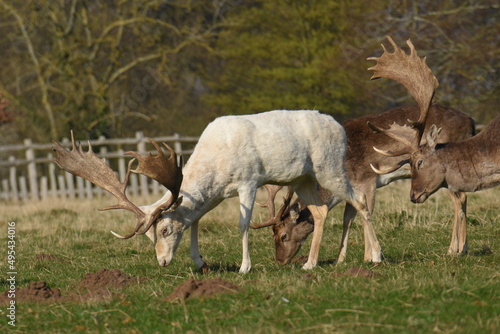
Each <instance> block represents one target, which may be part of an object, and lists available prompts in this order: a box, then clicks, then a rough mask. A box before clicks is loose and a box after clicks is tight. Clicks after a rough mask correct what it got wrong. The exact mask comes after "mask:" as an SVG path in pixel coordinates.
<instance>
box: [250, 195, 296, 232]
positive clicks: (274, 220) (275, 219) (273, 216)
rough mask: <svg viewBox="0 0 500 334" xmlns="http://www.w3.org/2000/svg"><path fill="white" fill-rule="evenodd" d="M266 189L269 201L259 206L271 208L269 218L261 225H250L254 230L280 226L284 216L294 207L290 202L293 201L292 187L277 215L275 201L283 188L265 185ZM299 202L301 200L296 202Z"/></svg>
mask: <svg viewBox="0 0 500 334" xmlns="http://www.w3.org/2000/svg"><path fill="white" fill-rule="evenodd" d="M264 187H265V188H266V190H267V194H268V197H267V201H266V203H264V204H259V203H257V204H258V205H259V206H263V207H265V206H267V207H268V208H269V218H268V219H267V220H266V221H264V222H263V223H260V224H254V223H252V224H251V225H250V228H252V229H260V228H263V227H268V226H273V225H276V224H278V223H279V222H280V221H281V218H282V217H283V216H285V215H286V214H287V213H288V211H289V210H290V208H291V207H292V206H293V205H290V201H291V200H292V197H293V189H292V188H291V187H288V191H287V194H286V197H284V198H283V204H282V205H281V207H280V208H279V210H278V213H275V207H274V199H275V197H276V194H277V193H278V191H280V190H281V188H283V187H282V186H275V185H265V186H264ZM297 201H299V199H296V201H295V202H297ZM295 202H294V204H295Z"/></svg>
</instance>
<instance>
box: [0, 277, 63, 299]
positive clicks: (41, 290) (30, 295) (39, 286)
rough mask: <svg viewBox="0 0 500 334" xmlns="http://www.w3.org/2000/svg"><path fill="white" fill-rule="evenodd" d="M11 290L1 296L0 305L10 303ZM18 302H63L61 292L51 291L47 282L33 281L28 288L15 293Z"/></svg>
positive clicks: (55, 289) (57, 290)
mask: <svg viewBox="0 0 500 334" xmlns="http://www.w3.org/2000/svg"><path fill="white" fill-rule="evenodd" d="M8 295H9V290H7V291H5V292H4V293H2V294H1V295H0V304H5V303H9V301H10V298H9V297H8ZM15 296H16V301H26V302H56V301H59V300H61V291H60V290H59V289H57V288H54V289H51V288H50V287H49V286H48V285H47V283H46V282H43V281H40V282H34V281H31V282H30V283H29V285H28V286H27V287H26V288H23V289H17V290H16V291H15Z"/></svg>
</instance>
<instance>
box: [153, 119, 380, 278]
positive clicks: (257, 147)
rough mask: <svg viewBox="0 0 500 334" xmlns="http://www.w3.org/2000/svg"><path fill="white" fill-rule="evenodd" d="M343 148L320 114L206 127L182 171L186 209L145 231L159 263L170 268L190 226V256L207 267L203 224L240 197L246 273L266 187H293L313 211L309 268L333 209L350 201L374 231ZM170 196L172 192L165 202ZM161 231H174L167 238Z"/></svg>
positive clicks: (338, 129)
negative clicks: (327, 199) (258, 200)
mask: <svg viewBox="0 0 500 334" xmlns="http://www.w3.org/2000/svg"><path fill="white" fill-rule="evenodd" d="M345 150H346V135H345V132H344V129H343V128H342V126H341V125H339V124H338V123H337V122H336V121H335V120H334V119H333V118H332V117H330V116H328V115H324V114H320V113H319V112H318V111H313V110H300V111H288V110H277V111H269V112H265V113H261V114H255V115H244V116H224V117H220V118H217V119H216V120H214V121H213V122H212V123H210V124H209V125H208V126H207V128H206V129H205V130H204V132H203V134H202V135H201V137H200V140H199V142H198V144H197V146H196V148H195V150H194V152H193V154H192V155H191V157H190V158H189V161H188V162H187V164H186V166H185V168H184V170H183V173H184V180H183V183H182V186H181V192H180V195H181V196H183V202H182V204H181V205H180V206H179V207H178V208H177V209H176V210H175V211H173V212H169V213H163V214H162V218H161V219H160V220H159V221H158V222H157V223H156V224H155V225H154V226H153V227H152V228H151V231H149V232H148V236H149V237H150V238H151V239H152V240H153V242H155V247H156V250H157V258H158V262H159V263H160V265H162V266H166V265H168V264H169V263H170V261H171V260H172V257H173V255H174V253H175V250H176V249H177V246H178V245H179V242H180V240H181V238H182V233H183V231H184V230H186V229H187V228H189V227H190V226H191V227H192V231H191V257H192V259H193V261H194V262H195V264H196V265H197V266H198V267H203V266H205V262H204V261H203V260H202V258H201V255H200V252H199V249H198V220H199V219H200V218H201V217H202V216H203V215H204V214H205V213H207V212H208V211H210V210H211V209H213V208H214V207H215V206H217V205H218V204H219V203H220V202H221V201H222V200H224V199H225V198H228V197H233V196H236V195H238V196H239V198H240V228H241V233H242V243H243V260H242V264H241V267H240V272H243V273H246V272H248V271H249V270H250V268H251V262H250V255H249V250H248V232H249V224H250V218H251V216H252V210H253V204H254V202H255V194H256V190H257V188H259V187H260V186H262V185H264V184H280V185H291V186H292V187H293V188H294V190H295V191H296V192H297V194H298V196H299V197H300V198H301V199H302V200H303V201H304V202H305V203H306V205H308V207H309V208H310V209H311V212H314V218H315V226H316V228H315V230H314V234H313V247H312V248H311V253H310V254H309V260H308V262H307V263H306V264H305V265H304V268H305V269H310V268H313V267H314V266H315V265H316V264H317V261H318V251H319V243H320V241H321V233H322V228H321V227H322V226H323V224H324V220H325V218H326V214H327V212H328V208H331V207H332V206H333V205H335V204H336V203H338V202H340V201H343V200H346V201H348V202H349V203H352V204H353V206H354V207H356V209H357V210H358V211H359V212H360V214H361V216H362V217H363V219H364V220H366V221H367V222H368V223H369V225H370V226H371V221H370V217H369V214H368V211H367V210H366V203H364V196H360V195H359V193H357V192H356V191H355V190H353V189H352V187H351V185H350V183H349V181H348V180H347V177H346V175H345V171H344V156H345ZM318 183H319V184H321V185H322V186H323V187H324V188H326V189H328V190H329V191H330V192H331V193H332V196H333V197H332V200H331V203H330V205H328V206H326V205H324V203H323V202H322V201H321V200H320V198H319V196H318V194H317V184H318ZM168 196H170V193H169V192H167V194H165V196H164V197H163V199H165V198H167V197H168ZM160 201H161V200H160ZM160 201H158V202H157V203H159V202H160ZM157 203H155V204H153V205H151V206H150V208H152V207H154V206H155V205H157ZM146 210H149V208H148V209H146ZM163 231H166V232H167V234H168V233H170V234H168V235H163V234H162V233H163ZM369 234H370V235H369V237H372V236H371V233H369ZM373 235H374V233H373ZM371 240H372V244H373V247H372V253H373V254H374V261H377V259H378V261H380V246H379V245H378V241H377V240H376V236H375V239H371ZM377 247H378V249H377ZM377 256H378V257H377Z"/></svg>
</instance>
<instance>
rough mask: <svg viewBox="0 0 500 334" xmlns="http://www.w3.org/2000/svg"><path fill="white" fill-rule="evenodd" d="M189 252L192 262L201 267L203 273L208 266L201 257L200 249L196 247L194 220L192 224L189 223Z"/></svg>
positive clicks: (196, 234) (195, 225) (196, 224)
mask: <svg viewBox="0 0 500 334" xmlns="http://www.w3.org/2000/svg"><path fill="white" fill-rule="evenodd" d="M190 253H191V259H192V260H193V262H194V263H195V264H196V266H197V267H198V268H201V269H202V270H203V272H204V273H205V272H206V271H207V270H208V266H207V264H206V263H205V261H203V258H202V256H201V254H200V249H199V247H198V221H195V222H194V223H193V224H191V248H190Z"/></svg>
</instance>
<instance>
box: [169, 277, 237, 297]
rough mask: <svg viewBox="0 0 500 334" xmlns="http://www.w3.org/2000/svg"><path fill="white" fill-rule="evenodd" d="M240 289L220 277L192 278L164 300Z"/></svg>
mask: <svg viewBox="0 0 500 334" xmlns="http://www.w3.org/2000/svg"><path fill="white" fill-rule="evenodd" d="M239 290H240V288H239V286H237V285H235V284H232V283H229V282H227V281H224V280H222V279H221V278H220V277H217V278H214V279H211V280H195V279H192V278H191V279H188V280H187V281H185V282H184V283H182V284H181V285H178V286H177V287H176V288H175V289H174V291H173V292H172V293H171V294H170V295H169V296H168V297H166V298H164V299H163V300H166V301H172V300H177V299H188V298H191V297H202V296H209V295H213V294H220V293H231V292H238V291H239Z"/></svg>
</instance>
